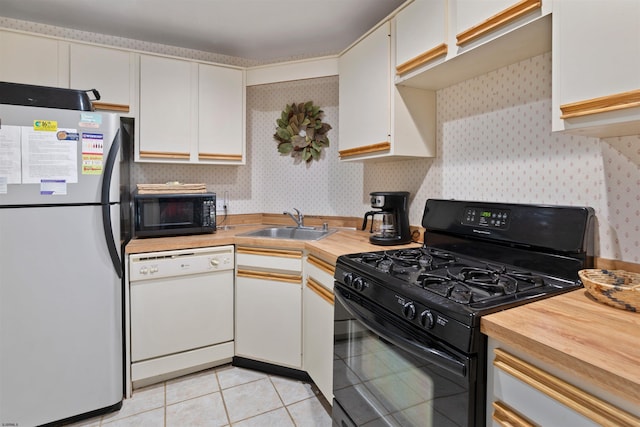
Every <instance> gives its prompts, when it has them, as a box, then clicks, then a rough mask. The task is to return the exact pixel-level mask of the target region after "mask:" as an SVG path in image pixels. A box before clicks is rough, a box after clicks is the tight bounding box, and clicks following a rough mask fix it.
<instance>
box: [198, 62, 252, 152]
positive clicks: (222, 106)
mask: <svg viewBox="0 0 640 427" xmlns="http://www.w3.org/2000/svg"><path fill="white" fill-rule="evenodd" d="M244 108H245V89H244V72H243V71H242V70H238V69H233V68H225V67H218V66H213V65H204V64H200V65H199V66H198V159H199V160H200V161H204V162H206V161H212V162H219V163H238V164H243V163H244V147H245V131H244V123H245V121H244V117H245V109H244Z"/></svg>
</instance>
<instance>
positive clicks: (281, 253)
mask: <svg viewBox="0 0 640 427" xmlns="http://www.w3.org/2000/svg"><path fill="white" fill-rule="evenodd" d="M236 254H247V255H262V256H276V257H281V258H302V252H300V251H288V250H286V249H267V248H250V247H247V246H238V247H236Z"/></svg>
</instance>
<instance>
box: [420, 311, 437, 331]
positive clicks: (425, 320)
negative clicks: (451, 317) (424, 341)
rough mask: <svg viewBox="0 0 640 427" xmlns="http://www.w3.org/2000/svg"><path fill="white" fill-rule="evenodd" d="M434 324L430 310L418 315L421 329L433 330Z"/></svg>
mask: <svg viewBox="0 0 640 427" xmlns="http://www.w3.org/2000/svg"><path fill="white" fill-rule="evenodd" d="M434 323H435V321H434V318H433V313H431V310H425V311H423V312H422V313H421V314H420V324H421V325H422V327H423V328H426V329H431V328H433V325H434Z"/></svg>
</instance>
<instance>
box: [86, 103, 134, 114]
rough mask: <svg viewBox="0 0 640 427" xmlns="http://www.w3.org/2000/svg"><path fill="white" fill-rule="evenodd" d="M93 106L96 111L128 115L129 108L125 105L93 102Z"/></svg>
mask: <svg viewBox="0 0 640 427" xmlns="http://www.w3.org/2000/svg"><path fill="white" fill-rule="evenodd" d="M91 104H92V105H93V108H94V109H95V110H108V111H119V112H121V113H128V112H129V106H128V105H124V104H113V103H110V102H96V101H92V102H91Z"/></svg>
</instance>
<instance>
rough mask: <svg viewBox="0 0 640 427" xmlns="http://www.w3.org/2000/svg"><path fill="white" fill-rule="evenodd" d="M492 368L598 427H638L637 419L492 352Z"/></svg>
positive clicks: (508, 356)
mask: <svg viewBox="0 0 640 427" xmlns="http://www.w3.org/2000/svg"><path fill="white" fill-rule="evenodd" d="M494 353H495V359H494V360H493V365H494V366H495V367H497V368H498V369H501V370H503V371H504V372H506V373H508V374H509V375H511V376H513V377H515V378H517V379H519V380H520V381H522V382H524V383H525V384H527V385H529V386H531V387H533V388H535V389H536V390H538V391H540V392H542V393H544V394H546V395H547V396H549V397H551V398H552V399H554V400H556V401H558V402H560V403H562V404H563V405H565V406H567V407H568V408H570V409H572V410H574V411H576V412H578V413H579V414H582V415H583V416H585V417H587V418H589V419H590V420H593V421H595V422H596V423H598V424H601V425H640V418H638V417H636V416H634V415H633V414H630V413H628V412H625V411H623V410H622V409H620V408H617V407H615V406H613V405H612V404H610V403H608V402H605V401H603V400H601V399H599V398H597V397H596V396H593V395H592V394H589V393H587V392H586V391H584V390H582V389H579V388H578V387H576V386H574V385H571V384H569V383H567V382H565V381H563V380H561V379H560V378H557V377H555V376H553V375H551V374H549V373H548V372H545V371H543V370H542V369H540V368H538V367H536V366H534V365H532V364H530V363H528V362H525V361H524V360H522V359H520V358H518V357H515V356H513V355H511V354H509V353H507V352H506V351H504V350H502V349H499V348H496V349H495V350H494Z"/></svg>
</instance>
